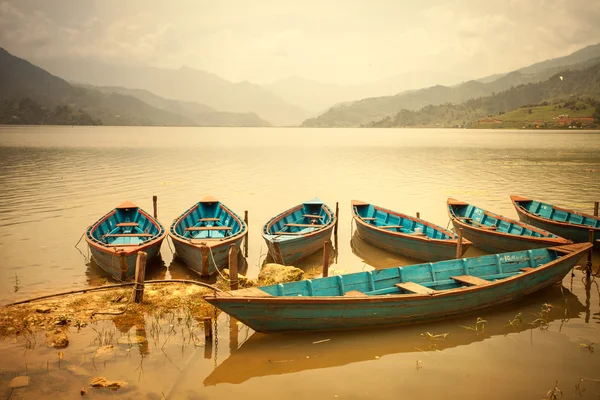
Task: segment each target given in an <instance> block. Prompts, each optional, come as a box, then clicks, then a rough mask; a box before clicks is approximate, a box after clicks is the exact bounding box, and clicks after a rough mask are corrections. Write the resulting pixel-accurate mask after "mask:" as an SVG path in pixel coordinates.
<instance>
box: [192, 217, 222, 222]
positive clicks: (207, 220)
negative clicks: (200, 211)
mask: <svg viewBox="0 0 600 400" xmlns="http://www.w3.org/2000/svg"><path fill="white" fill-rule="evenodd" d="M220 220H221V218H199V219H198V222H213V221H214V222H216V221H220Z"/></svg>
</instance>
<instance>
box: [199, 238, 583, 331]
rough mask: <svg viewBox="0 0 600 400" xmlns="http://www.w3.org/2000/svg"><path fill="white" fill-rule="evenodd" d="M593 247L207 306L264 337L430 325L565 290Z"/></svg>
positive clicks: (266, 289)
mask: <svg viewBox="0 0 600 400" xmlns="http://www.w3.org/2000/svg"><path fill="white" fill-rule="evenodd" d="M591 246H592V245H591V244H589V243H579V244H570V245H564V246H558V247H551V248H545V249H532V250H524V251H519V252H513V253H506V254H494V255H487V256H481V257H473V258H463V259H459V260H446V261H439V262H437V263H427V264H417V265H410V266H404V267H398V268H387V269H382V270H375V271H366V272H357V273H353V274H348V275H336V276H331V277H327V278H317V279H313V280H305V281H299V282H291V283H284V284H277V285H272V286H261V287H257V288H247V289H240V290H233V291H228V292H216V291H215V292H214V294H212V295H207V296H205V297H204V299H205V300H206V301H207V302H209V303H211V304H213V305H215V306H216V307H218V308H220V309H221V310H223V311H224V312H226V313H227V314H229V315H231V316H232V317H234V318H236V319H238V320H239V321H241V322H242V323H244V324H246V325H248V326H250V327H251V328H252V329H254V330H256V331H258V332H276V331H303V330H336V329H349V328H363V327H374V326H381V325H393V324H404V323H415V322H423V321H427V320H434V319H442V318H448V317H452V316H455V315H458V314H461V313H466V312H472V311H476V310H480V309H483V308H487V307H491V306H497V305H500V304H504V303H507V302H510V301H514V300H517V299H519V298H521V297H523V296H525V295H527V294H530V293H533V292H535V291H537V290H540V289H542V288H545V287H548V286H550V285H553V284H555V283H558V282H561V280H562V279H563V277H564V276H565V275H566V274H567V273H568V272H569V271H570V270H571V269H572V268H573V267H574V266H575V264H576V263H577V262H578V261H579V259H580V258H581V257H582V256H583V255H584V254H585V253H586V251H587V250H588V249H589V248H590V247H591Z"/></svg>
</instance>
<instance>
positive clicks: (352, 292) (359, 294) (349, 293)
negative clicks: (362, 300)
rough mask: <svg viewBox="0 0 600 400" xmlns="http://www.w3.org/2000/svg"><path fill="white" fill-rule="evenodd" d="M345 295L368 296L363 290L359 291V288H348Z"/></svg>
mask: <svg viewBox="0 0 600 400" xmlns="http://www.w3.org/2000/svg"><path fill="white" fill-rule="evenodd" d="M344 297H367V295H366V294H364V293H363V292H359V291H358V290H348V291H347V292H346V293H344Z"/></svg>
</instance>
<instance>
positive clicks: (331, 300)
mask: <svg viewBox="0 0 600 400" xmlns="http://www.w3.org/2000/svg"><path fill="white" fill-rule="evenodd" d="M591 247H592V244H591V243H574V244H567V245H562V246H557V247H548V248H546V249H547V250H552V251H556V252H559V253H563V255H561V256H558V257H557V258H556V259H554V260H553V261H551V262H548V263H546V264H542V265H539V266H537V267H536V268H534V269H533V270H529V271H523V272H520V273H517V274H515V275H513V276H509V277H506V278H503V279H497V280H495V281H489V283H488V284H486V285H473V286H461V287H458V288H454V289H446V290H440V291H434V292H432V293H429V294H419V293H406V294H405V293H398V294H381V295H370V296H359V297H353V296H271V295H269V296H233V295H231V294H230V292H215V293H214V294H213V295H206V296H204V299H205V300H206V301H207V302H209V303H211V304H212V302H211V300H215V302H217V303H218V302H224V303H235V302H240V301H244V302H247V303H250V302H252V303H273V302H276V303H279V304H299V303H300V304H302V303H304V304H323V303H327V304H335V303H359V304H360V303H388V302H397V301H398V300H406V301H411V300H430V299H439V298H447V297H454V296H460V295H463V294H465V293H471V292H478V291H485V290H488V289H490V288H494V287H498V286H502V285H507V284H510V283H512V282H513V281H515V280H521V279H524V278H525V277H528V276H530V275H532V274H536V273H540V272H541V271H544V270H547V269H549V268H552V267H554V266H555V265H557V264H558V263H561V262H564V261H566V260H569V259H571V258H573V257H582V255H583V253H584V252H586V251H587V250H589V249H590V248H591ZM527 251H528V250H521V251H518V252H513V253H520V252H527ZM508 254H510V253H508ZM480 257H487V256H480ZM473 258H478V257H473ZM356 273H360V272H356ZM258 288H259V289H260V287H258Z"/></svg>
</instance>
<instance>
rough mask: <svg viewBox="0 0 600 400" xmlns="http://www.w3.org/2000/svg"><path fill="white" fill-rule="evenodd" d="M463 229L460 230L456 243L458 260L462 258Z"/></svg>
mask: <svg viewBox="0 0 600 400" xmlns="http://www.w3.org/2000/svg"><path fill="white" fill-rule="evenodd" d="M462 252H463V251H462V228H458V242H457V243H456V258H457V259H459V258H461V257H462Z"/></svg>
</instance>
